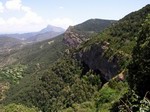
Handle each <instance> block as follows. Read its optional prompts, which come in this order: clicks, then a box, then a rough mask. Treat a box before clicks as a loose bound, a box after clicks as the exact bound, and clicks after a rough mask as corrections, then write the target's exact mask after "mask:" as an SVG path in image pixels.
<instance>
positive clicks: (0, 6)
mask: <svg viewBox="0 0 150 112" xmlns="http://www.w3.org/2000/svg"><path fill="white" fill-rule="evenodd" d="M3 11H4V6H3V4H2V2H0V13H2V12H3Z"/></svg>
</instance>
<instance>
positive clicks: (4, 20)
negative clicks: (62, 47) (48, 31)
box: [0, 0, 150, 34]
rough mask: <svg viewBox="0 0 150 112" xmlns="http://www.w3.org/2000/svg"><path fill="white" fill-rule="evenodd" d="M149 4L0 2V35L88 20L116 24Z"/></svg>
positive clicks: (130, 0) (118, 0) (133, 0)
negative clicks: (96, 19) (113, 22)
mask: <svg viewBox="0 0 150 112" xmlns="http://www.w3.org/2000/svg"><path fill="white" fill-rule="evenodd" d="M147 4H150V0H0V34H4V33H25V32H35V31H40V30H41V29H42V28H44V27H46V26H47V25H48V24H50V25H54V26H58V27H62V28H65V29H66V28H67V27H68V26H70V25H76V24H79V23H82V22H84V21H86V20H88V19H94V18H99V19H109V20H119V19H121V18H123V17H124V16H125V15H127V14H129V13H131V12H133V11H136V10H139V9H141V8H142V7H144V6H146V5H147Z"/></svg>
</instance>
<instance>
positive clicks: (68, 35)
mask: <svg viewBox="0 0 150 112" xmlns="http://www.w3.org/2000/svg"><path fill="white" fill-rule="evenodd" d="M89 35H90V33H89V32H83V31H78V30H76V29H75V27H74V26H69V28H68V29H67V30H66V32H65V33H64V39H63V41H64V43H65V44H67V45H68V46H69V47H73V48H74V47H77V46H78V45H80V44H81V43H82V42H83V41H86V40H87V38H88V37H89Z"/></svg>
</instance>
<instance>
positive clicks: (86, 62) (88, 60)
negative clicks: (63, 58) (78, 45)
mask: <svg viewBox="0 0 150 112" xmlns="http://www.w3.org/2000/svg"><path fill="white" fill-rule="evenodd" d="M108 45H109V44H108V43H107V45H106V42H104V43H102V44H101V45H96V44H95V45H93V46H91V47H90V49H88V50H87V51H80V52H79V53H77V54H76V58H77V59H78V60H80V61H81V62H82V63H83V66H85V67H86V68H89V69H92V70H94V71H95V72H96V73H99V74H100V75H101V77H102V78H104V79H105V80H106V81H108V80H110V79H111V78H112V77H114V76H115V75H116V74H117V73H118V71H119V70H120V68H119V65H118V58H117V57H113V58H112V60H109V59H108V58H107V57H105V56H104V50H105V49H104V47H107V48H108ZM87 66H88V67H87ZM85 71H86V70H85ZM87 71H88V70H87Z"/></svg>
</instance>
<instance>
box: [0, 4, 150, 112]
mask: <svg viewBox="0 0 150 112" xmlns="http://www.w3.org/2000/svg"><path fill="white" fill-rule="evenodd" d="M149 13H150V5H147V6H145V7H144V8H142V9H140V10H139V11H136V12H133V13H131V14H129V15H127V16H125V17H124V18H123V19H121V20H119V21H118V22H115V23H113V24H112V25H111V26H110V27H107V28H106V29H105V30H103V31H102V32H97V31H99V30H98V29H97V27H96V29H95V28H92V30H93V29H94V31H96V34H95V33H94V34H93V33H92V35H91V34H90V32H91V29H90V28H88V27H86V26H84V25H85V23H84V25H83V26H80V25H79V27H78V29H75V28H76V26H74V27H71V28H69V29H68V30H67V32H66V33H65V34H64V35H63V36H62V37H61V40H59V39H60V38H56V39H58V41H59V42H60V43H63V42H65V44H67V45H68V47H66V46H65V45H64V46H65V47H66V48H67V49H61V50H62V51H61V50H60V49H58V51H57V52H60V51H61V52H64V51H65V52H64V53H62V55H61V56H60V58H59V59H58V58H57V59H56V60H55V61H53V62H52V63H53V64H52V63H51V64H50V63H49V62H50V60H48V58H44V57H42V56H43V55H42V53H43V54H45V55H46V56H48V55H49V54H50V53H48V54H46V51H47V50H48V49H49V47H47V48H48V49H46V48H44V49H43V50H41V51H39V50H37V51H36V48H37V46H38V47H39V45H41V44H40V43H38V44H34V45H33V46H32V47H33V49H34V46H35V49H34V50H33V51H35V52H33V53H31V54H30V52H29V49H27V48H25V50H27V51H28V52H29V53H28V54H29V55H27V54H26V56H25V57H23V58H20V59H19V60H20V62H21V63H22V64H24V65H28V64H29V65H28V66H29V68H28V69H26V70H25V71H24V74H26V75H25V76H24V77H23V78H22V79H20V81H19V84H15V85H12V86H11V88H10V89H9V91H8V92H7V94H6V95H7V97H6V98H5V100H3V102H2V103H3V104H4V105H6V106H7V105H9V104H10V103H16V104H20V103H21V104H23V105H25V106H27V107H32V106H35V107H37V108H39V110H41V111H43V112H49V111H52V112H57V111H63V112H77V111H78V112H80V111H81V112H128V111H131V112H132V111H133V112H134V111H140V109H142V110H146V111H147V112H148V111H149V107H150V103H149V100H148V99H147V98H146V100H145V99H144V98H145V96H144V95H145V94H146V96H147V94H148V91H149V85H148V84H149V83H148V82H149V31H150V29H149V17H148V18H147V16H148V14H149ZM94 21H95V20H94ZM88 22H89V21H88ZM88 24H90V23H88ZM94 24H95V25H96V24H98V23H95V22H94ZM80 28H81V29H80ZM84 28H85V31H81V32H80V30H82V29H84ZM89 29H90V31H89ZM87 30H88V31H87ZM85 32H86V33H85ZM139 32H140V33H139ZM83 34H85V35H89V38H88V39H84V37H86V36H85V35H84V36H81V35H83ZM66 36H67V37H66ZM82 39H83V40H82ZM80 40H81V41H80ZM41 43H43V42H41ZM45 43H47V41H45ZM49 43H52V40H51V41H49ZM50 45H51V44H50ZM53 45H54V44H53ZM75 46H77V47H75ZM27 47H28V46H27ZM29 48H30V47H29ZM58 48H59V47H58ZM45 50H46V51H45ZM50 51H51V50H50ZM50 51H49V52H50ZM138 51H139V52H138ZM23 53H24V50H22V53H21V54H23ZM40 53H41V55H40ZM21 54H20V55H21ZM54 54H55V55H53V56H56V53H54ZM60 54H61V53H60ZM37 55H38V56H39V55H40V57H38V56H37ZM16 56H17V55H16ZM21 57H22V56H21ZM33 57H35V59H34V58H33ZM41 57H42V58H41ZM18 58H19V57H18ZM19 60H18V61H19ZM38 61H41V63H39V62H38ZM42 62H43V63H42ZM38 63H39V64H38ZM32 64H33V65H35V66H33V65H32ZM41 64H42V65H43V66H41ZM137 68H139V71H137ZM31 71H34V72H31ZM141 74H142V75H141ZM126 76H128V77H127V80H126ZM128 84H129V86H128ZM143 85H144V86H143ZM142 88H143V89H144V91H142ZM132 90H133V91H134V92H135V93H136V94H134V92H132ZM137 97H138V98H139V97H141V98H139V99H137ZM148 98H149V97H148ZM143 99H144V100H143Z"/></svg>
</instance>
